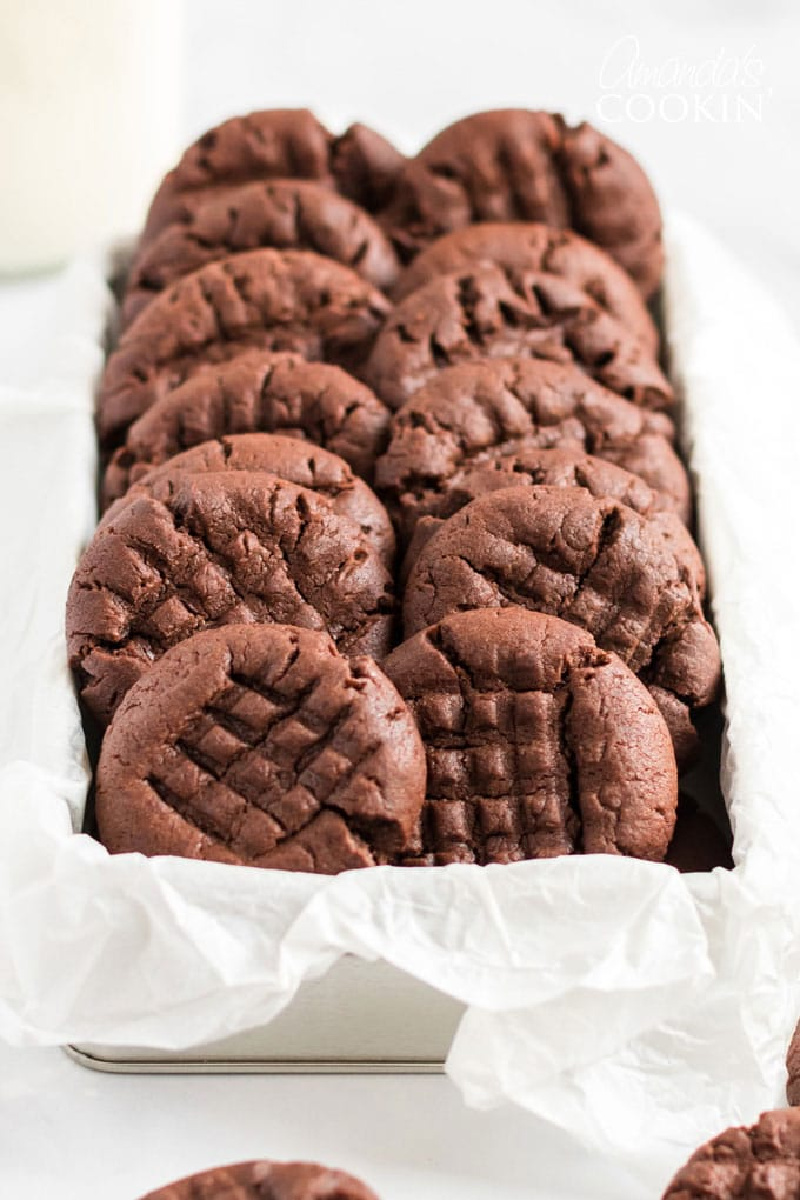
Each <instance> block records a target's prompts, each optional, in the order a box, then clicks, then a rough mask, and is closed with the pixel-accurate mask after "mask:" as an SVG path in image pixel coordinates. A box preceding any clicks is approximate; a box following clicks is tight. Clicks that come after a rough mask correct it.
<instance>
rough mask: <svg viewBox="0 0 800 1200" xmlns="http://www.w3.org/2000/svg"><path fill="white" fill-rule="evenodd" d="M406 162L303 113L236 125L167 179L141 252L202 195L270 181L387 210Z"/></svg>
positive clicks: (245, 119) (365, 133)
mask: <svg viewBox="0 0 800 1200" xmlns="http://www.w3.org/2000/svg"><path fill="white" fill-rule="evenodd" d="M404 162H405V158H404V156H403V155H402V154H400V152H399V151H398V150H396V149H395V148H394V146H392V144H391V143H390V142H389V141H388V140H387V139H386V138H384V137H382V136H381V135H380V134H379V133H376V132H375V130H373V129H370V128H369V127H368V126H366V125H361V124H356V125H351V126H350V128H349V129H348V130H347V131H346V132H345V133H344V134H342V135H341V136H340V137H335V136H334V135H333V134H331V133H330V132H329V131H328V130H327V129H326V128H325V126H324V125H322V124H321V123H320V122H319V121H318V120H317V118H316V117H315V116H314V114H313V113H311V112H309V111H308V109H304V108H294V109H292V108H283V109H280V108H276V109H265V110H262V111H260V112H251V113H247V114H246V115H244V116H238V117H231V118H230V119H229V120H227V121H223V122H222V124H220V125H215V126H214V127H213V128H212V129H208V130H206V132H205V133H204V134H203V135H202V136H201V137H199V138H198V139H197V141H196V142H194V143H193V144H192V145H191V146H189V148H188V149H187V150H186V151H185V152H184V154H183V155H182V156H181V159H180V161H179V162H178V163H177V165H176V166H175V167H173V168H172V170H171V171H169V172H168V173H167V175H165V177H164V179H163V180H162V182H161V184H160V185H159V187H158V190H157V191H156V194H155V196H154V197H153V201H152V203H151V205H150V210H149V212H148V214H147V221H146V223H145V228H144V232H143V234H142V244H143V243H145V242H147V241H150V240H151V238H153V237H154V236H155V235H156V234H157V233H158V232H159V231H160V230H161V229H163V228H164V227H165V226H167V225H170V224H172V222H173V221H180V220H181V219H183V217H184V216H185V213H186V211H187V209H188V208H189V207H190V206H191V204H192V203H193V201H194V200H195V199H196V198H197V197H198V195H202V194H208V193H209V192H211V191H213V190H214V189H216V188H219V187H224V186H230V185H231V184H241V183H249V182H251V181H253V180H266V179H314V180H317V181H319V182H321V183H324V184H326V185H327V186H328V187H330V188H332V189H336V190H338V191H339V192H341V193H342V195H343V196H347V197H348V198H349V199H350V200H353V201H355V203H357V204H360V205H361V206H362V207H363V208H366V209H368V210H369V211H374V210H375V209H377V208H381V207H383V206H384V205H385V204H386V203H387V200H388V199H389V196H390V195H391V193H392V189H393V183H394V179H395V177H396V175H397V173H398V171H399V170H400V169H401V168H402V166H403V164H404Z"/></svg>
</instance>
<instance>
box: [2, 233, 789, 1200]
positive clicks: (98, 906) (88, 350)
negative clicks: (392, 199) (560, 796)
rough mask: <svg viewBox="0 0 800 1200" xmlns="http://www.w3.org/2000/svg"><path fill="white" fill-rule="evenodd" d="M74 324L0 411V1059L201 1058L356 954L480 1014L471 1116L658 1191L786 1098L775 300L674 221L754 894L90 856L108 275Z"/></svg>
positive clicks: (82, 283) (705, 879)
mask: <svg viewBox="0 0 800 1200" xmlns="http://www.w3.org/2000/svg"><path fill="white" fill-rule="evenodd" d="M63 299H64V303H63V306H62V314H63V322H64V325H63V329H62V331H61V332H60V333H56V334H54V336H53V337H52V339H51V341H50V349H51V355H52V357H51V360H50V361H51V375H52V382H51V383H50V384H49V385H48V386H47V387H45V388H43V389H42V390H41V391H40V392H39V393H38V394H36V395H33V394H20V393H9V392H6V393H3V392H0V529H1V532H0V538H1V539H2V540H1V542H0V544H1V545H2V568H0V570H1V572H2V574H0V604H1V605H2V609H1V610H0V611H1V612H2V622H0V670H2V673H3V687H2V688H0V1035H2V1036H4V1037H5V1038H6V1039H8V1040H10V1041H12V1042H15V1043H26V1042H27V1043H53V1044H58V1043H64V1042H69V1041H81V1040H87V1041H92V1042H96V1043H98V1042H102V1043H106V1044H112V1045H119V1046H125V1045H149V1046H153V1047H162V1048H174V1049H178V1048H184V1047H188V1046H191V1045H193V1044H197V1043H200V1042H203V1041H207V1040H210V1039H214V1038H219V1037H224V1036H225V1035H227V1034H231V1033H234V1032H237V1031H240V1030H243V1029H246V1028H248V1027H250V1026H254V1025H257V1024H262V1023H263V1022H264V1021H266V1020H267V1019H269V1018H270V1017H271V1016H273V1015H274V1014H276V1013H277V1012H279V1011H280V1010H281V1009H282V1008H283V1007H285V1005H286V1004H288V1003H289V1002H290V1001H291V999H292V997H293V995H294V994H295V992H296V990H297V988H298V987H299V986H300V984H301V983H302V982H303V980H305V979H309V978H314V977H317V976H319V975H320V974H322V973H324V972H325V971H326V970H327V969H328V968H329V967H330V965H331V964H332V963H333V962H335V961H336V959H337V958H338V957H339V956H340V955H342V954H345V953H348V954H355V955H358V956H360V957H362V958H365V959H385V960H386V961H388V962H390V963H392V964H394V965H395V966H398V967H400V968H401V969H403V970H405V971H407V972H409V973H410V974H411V975H413V976H415V977H417V978H418V979H420V980H423V981H426V982H428V983H430V984H431V985H433V986H434V987H436V988H438V989H440V990H441V991H443V992H446V993H448V994H450V995H452V996H454V997H457V998H458V999H460V1000H461V1001H463V1002H464V1003H465V1004H466V1005H467V1012H466V1015H465V1017H464V1019H463V1021H462V1024H461V1026H460V1028H459V1030H458V1033H457V1035H456V1038H455V1041H454V1044H453V1047H452V1050H451V1053H450V1057H449V1060H448V1064H447V1069H448V1072H449V1074H450V1076H451V1077H452V1079H453V1080H454V1081H455V1082H456V1084H457V1085H458V1086H459V1087H460V1088H461V1090H462V1092H463V1094H464V1096H465V1098H466V1100H467V1101H468V1102H469V1103H471V1104H474V1105H478V1106H486V1107H488V1106H492V1105H495V1104H499V1103H503V1102H505V1101H512V1102H514V1103H517V1104H520V1105H522V1106H524V1107H525V1108H527V1109H530V1110H531V1111H533V1112H536V1113H538V1114H540V1115H542V1116H544V1117H545V1118H547V1119H548V1120H550V1121H551V1122H553V1123H555V1124H557V1125H561V1126H564V1127H565V1128H567V1129H570V1130H572V1131H573V1132H577V1134H578V1136H580V1137H581V1138H582V1139H583V1140H585V1141H586V1142H587V1143H588V1144H589V1145H592V1146H594V1147H596V1148H597V1149H598V1150H602V1151H604V1152H606V1153H614V1154H615V1155H617V1156H619V1157H623V1158H626V1159H627V1160H629V1163H630V1164H631V1165H632V1167H633V1169H634V1170H638V1171H640V1172H641V1173H642V1175H643V1177H644V1176H645V1175H646V1176H647V1178H648V1180H650V1181H652V1180H661V1179H662V1178H663V1176H664V1173H665V1172H666V1171H667V1170H668V1169H670V1168H671V1167H672V1166H674V1165H675V1164H676V1163H677V1162H679V1161H680V1160H682V1159H683V1158H684V1157H685V1156H686V1153H687V1152H688V1150H690V1149H691V1148H692V1147H694V1146H695V1145H696V1144H697V1142H698V1141H699V1140H700V1139H702V1138H704V1137H705V1136H707V1135H709V1134H712V1133H714V1132H716V1131H718V1130H719V1129H721V1128H722V1127H724V1126H725V1125H728V1124H731V1123H732V1122H739V1121H746V1120H750V1119H751V1118H753V1117H754V1116H755V1115H756V1114H757V1113H758V1112H759V1111H760V1110H761V1109H763V1108H767V1107H770V1106H772V1105H774V1104H776V1103H779V1102H780V1100H781V1096H782V1086H783V1054H784V1051H785V1046H786V1041H787V1039H788V1036H789V1032H790V1029H791V1027H792V1025H793V1022H794V1019H795V1017H796V1015H797V1011H796V1010H797V1008H798V988H797V983H796V981H798V980H800V948H799V945H798V943H799V941H800V939H799V938H798V931H799V929H800V896H799V895H798V893H800V884H798V879H800V784H799V783H798V772H797V766H796V754H797V744H798V741H800V735H799V734H798V731H797V728H796V726H797V724H798V717H799V716H800V687H799V686H798V679H800V601H799V600H798V595H799V594H800V593H798V592H797V591H795V590H794V589H795V588H796V587H797V584H798V569H797V555H798V545H799V544H800V539H799V538H798V528H799V527H800V519H799V518H798V515H797V508H798V506H797V502H796V498H795V497H796V494H797V465H796V464H797V459H798V454H800V407H799V406H800V349H799V348H798V346H797V344H796V342H795V340H794V337H793V334H792V332H791V329H790V326H789V324H788V322H787V320H786V318H785V317H784V315H783V314H782V313H781V312H780V311H779V310H778V309H777V308H776V306H775V305H774V304H773V303H772V301H771V300H770V298H769V296H767V295H765V294H764V292H763V291H762V289H761V288H760V287H759V285H758V284H757V283H756V282H755V281H754V280H753V279H752V278H751V277H750V276H749V275H748V274H746V273H745V272H744V271H743V270H742V269H741V268H740V267H739V266H738V265H737V263H736V262H734V261H733V260H732V259H731V258H730V257H729V256H728V255H727V254H726V253H725V252H724V251H723V250H722V249H721V248H720V247H719V246H718V245H717V244H716V243H715V242H714V241H713V240H712V239H711V238H710V237H708V235H706V234H705V233H704V231H703V230H702V229H700V228H699V227H698V226H696V225H695V224H694V223H693V222H692V221H691V220H690V219H689V218H687V217H684V216H682V215H680V214H675V215H673V216H672V217H671V218H670V220H669V223H668V275H667V299H666V304H667V310H666V319H667V324H668V329H669V343H670V346H669V348H670V352H671V357H672V364H673V372H674V375H675V377H676V378H677V379H678V381H679V382H680V383H681V385H682V387H683V389H684V391H685V409H686V411H685V438H686V441H687V445H688V447H689V449H690V455H691V462H692V465H693V469H694V471H695V473H696V475H697V481H696V482H697V492H698V497H699V503H700V522H701V529H702V533H703V537H704V545H705V552H706V556H707V561H708V565H709V569H710V575H711V583H712V589H713V597H714V617H715V621H716V624H717V627H718V630H719V633H720V638H721V643H722V651H723V659H724V663H725V671H726V682H727V714H728V721H729V738H728V743H729V744H728V746H727V750H726V755H725V763H724V785H725V791H726V797H727V801H728V804H729V809H730V814H731V820H732V823H733V826H734V831H735V846H734V854H735V859H736V863H737V866H736V869H735V870H734V871H732V872H724V871H719V870H718V871H715V872H714V873H713V874H711V875H705V876H679V875H678V874H677V873H676V872H675V871H674V870H673V869H671V868H669V867H666V866H663V865H659V864H652V863H640V862H634V861H630V860H624V859H615V858H611V857H607V858H606V857H600V856H598V857H591V858H589V857H587V858H575V859H566V858H565V859H557V860H553V861H549V862H538V863H521V864H517V865H515V866H513V867H489V868H486V869H481V868H477V867H450V868H446V869H439V870H427V871H407V870H405V871H404V870H400V869H392V868H380V869H374V870H371V871H361V872H351V873H349V874H346V875H342V876H339V877H337V878H333V879H328V878H320V877H314V876H304V875H292V874H288V873H283V872H273V871H257V870H250V869H245V868H236V867H229V866H222V865H216V864H203V863H196V862H186V861H181V860H178V859H153V860H147V859H144V858H142V857H140V856H137V855H126V856H119V857H115V858H111V857H109V856H108V855H107V854H106V852H105V850H104V849H103V848H102V847H101V846H99V845H98V844H96V843H95V842H93V841H92V840H91V839H90V838H88V837H86V836H84V835H81V834H79V833H77V832H76V830H78V829H79V828H80V822H81V815H82V805H83V799H84V795H85V788H86V783H87V770H86V762H85V758H84V752H83V740H82V735H81V730H80V723H79V719H78V712H77V707H76V704H75V700H74V697H73V694H72V690H71V685H70V681H69V678H68V673H67V670H66V663H65V652H64V641H63V611H64V599H65V596H66V590H67V585H68V581H69V577H70V575H71V572H72V570H73V568H74V564H75V562H76V560H77V557H78V554H79V552H80V549H81V546H82V545H83V544H84V543H85V541H86V539H87V537H88V535H89V532H90V530H91V527H92V489H93V472H94V444H93V431H92V423H91V410H92V399H91V392H92V378H93V376H94V373H95V372H96V370H97V369H98V366H99V362H100V352H99V349H98V342H99V338H100V334H101V330H102V325H103V320H104V315H105V305H106V303H107V299H106V296H105V292H104V288H103V285H102V272H101V270H100V269H99V267H98V266H96V265H95V266H92V264H87V263H84V264H81V265H78V266H76V267H75V268H74V269H73V271H72V272H71V273H70V274H69V275H68V277H66V278H65V280H64V297H63ZM154 1086H157V1084H156V1083H154Z"/></svg>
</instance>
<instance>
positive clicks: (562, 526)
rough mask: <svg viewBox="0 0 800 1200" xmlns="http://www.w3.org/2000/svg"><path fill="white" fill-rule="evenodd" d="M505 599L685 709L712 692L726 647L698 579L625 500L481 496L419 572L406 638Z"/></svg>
mask: <svg viewBox="0 0 800 1200" xmlns="http://www.w3.org/2000/svg"><path fill="white" fill-rule="evenodd" d="M509 604H519V605H522V606H523V607H526V608H529V609H531V610H533V611H535V612H545V613H550V614H552V615H554V616H558V617H563V618H564V619H565V620H567V621H570V622H571V623H572V624H574V625H579V626H581V627H582V628H584V629H586V630H587V631H588V632H589V633H591V634H592V635H593V636H594V637H595V638H596V640H597V643H598V645H599V646H601V647H602V648H603V649H605V650H611V651H613V652H614V653H616V654H618V655H619V657H620V658H621V659H622V661H623V662H624V663H625V664H626V665H627V666H629V667H630V668H631V670H632V671H635V672H636V674H638V675H640V676H641V678H642V679H643V681H644V682H645V683H647V684H648V685H654V686H655V688H657V689H659V688H661V689H664V690H665V691H667V692H669V693H672V694H673V695H674V697H675V698H676V699H677V700H678V701H680V702H681V703H682V704H683V705H684V706H687V707H690V708H691V707H700V706H702V705H705V704H709V703H710V702H711V701H712V700H713V699H714V696H715V694H716V691H717V688H718V686H719V679H720V656H719V647H718V645H717V639H716V637H715V635H714V631H713V629H712V628H711V626H710V625H709V624H708V622H707V621H706V619H705V617H704V616H703V611H702V605H701V600H700V594H699V589H698V584H697V580H696V579H695V578H694V577H693V576H692V573H691V570H690V567H689V564H688V563H687V562H686V561H685V560H684V559H683V558H682V556H681V555H679V554H676V553H675V548H674V546H673V545H672V544H671V542H670V539H669V538H665V537H664V535H663V532H662V529H661V527H660V525H659V524H658V523H657V522H654V521H652V520H651V519H650V518H648V517H645V516H641V515H640V514H639V513H637V512H634V510H633V509H631V508H627V507H626V506H625V505H624V504H620V503H619V502H618V501H615V500H597V499H595V497H594V496H592V495H590V493H589V492H587V491H585V490H584V489H583V488H574V489H573V488H554V487H515V488H506V489H503V490H501V491H497V492H493V493H491V494H490V495H488V496H483V497H482V498H481V499H480V500H473V501H472V503H471V504H468V505H467V506H466V507H465V508H462V509H461V511H460V512H458V513H456V514H455V516H453V517H450V518H449V519H448V520H447V521H446V522H445V523H444V525H442V527H441V528H440V529H439V530H438V531H437V532H436V533H435V534H434V535H433V537H432V538H431V539H430V541H429V542H428V543H427V544H426V545H425V546H424V547H423V548H422V550H421V552H420V555H419V557H418V558H417V560H416V562H415V563H414V565H413V567H412V568H411V572H410V574H409V577H408V583H407V586H406V591H405V601H404V608H403V612H404V620H405V631H406V636H407V637H410V636H411V635H412V634H414V633H417V632H418V631H419V630H421V629H424V628H425V627H426V626H428V625H434V624H436V623H437V622H438V621H441V620H443V618H444V617H446V616H448V615H449V614H450V613H453V612H459V611H463V610H464V609H467V608H500V607H504V606H506V605H509ZM654 698H655V699H657V698H658V696H657V694H656V696H655V697H654ZM687 720H688V716H687Z"/></svg>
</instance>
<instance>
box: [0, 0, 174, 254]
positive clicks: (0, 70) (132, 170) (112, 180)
mask: <svg viewBox="0 0 800 1200" xmlns="http://www.w3.org/2000/svg"><path fill="white" fill-rule="evenodd" d="M181 8H182V0H0V275H4V276H10V275H22V274H27V273H32V272H35V271H44V270H47V269H48V268H52V267H56V266H58V265H59V264H61V263H63V262H65V261H66V260H67V259H68V258H70V257H71V256H72V255H74V254H75V253H79V252H80V251H81V250H84V249H90V248H93V247H97V246H105V245H109V244H111V243H113V242H114V241H119V240H120V239H124V238H126V237H131V236H134V235H135V234H136V231H137V230H138V228H139V226H140V225H141V223H142V220H143V218H144V215H145V212H146V210H147V204H148V202H149V199H150V196H151V195H152V193H153V191H154V189H155V186H156V184H157V183H158V180H159V178H160V176H161V175H162V174H163V173H164V171H165V170H167V169H168V168H169V167H170V166H171V165H172V164H173V163H174V161H175V159H176V158H177V154H178V150H179V143H180V125H181V116H182V114H181V99H182V48H183V28H182V26H183V22H182V11H181Z"/></svg>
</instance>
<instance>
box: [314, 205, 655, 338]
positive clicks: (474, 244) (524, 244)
mask: <svg viewBox="0 0 800 1200" xmlns="http://www.w3.org/2000/svg"><path fill="white" fill-rule="evenodd" d="M312 249H313V247H312ZM487 264H488V265H491V264H494V265H495V266H498V267H501V268H502V269H503V270H505V271H509V272H512V273H513V272H518V271H523V272H524V271H537V272H542V273H544V274H545V275H558V276H560V277H561V278H563V279H566V280H568V281H569V282H570V283H572V284H574V285H575V286H576V287H578V288H580V289H581V290H582V291H584V292H586V293H587V294H588V295H589V296H591V298H592V300H594V302H595V303H596V304H597V305H599V307H600V308H602V309H603V310H604V311H605V312H607V313H609V314H610V315H611V316H612V317H616V319H617V320H618V321H621V322H622V324H623V325H625V326H627V328H628V329H629V330H630V331H631V333H634V334H635V335H636V337H637V338H638V339H639V341H640V342H642V343H643V344H644V345H645V346H646V347H647V349H648V350H650V351H651V352H655V351H656V350H657V349H658V333H657V332H656V327H655V324H654V323H653V318H652V317H651V316H650V313H649V312H648V311H647V306H646V304H645V303H644V301H643V299H642V296H641V293H640V292H639V290H638V288H637V287H636V285H635V283H634V282H633V280H632V279H631V277H630V275H629V274H628V273H627V271H623V269H622V267H620V266H619V265H618V264H617V263H616V262H614V260H613V258H611V257H609V255H608V254H606V253H605V251H603V250H601V249H599V247H597V246H595V245H593V244H592V243H591V242H587V241H586V239H585V238H582V237H579V236H578V234H576V233H572V232H571V231H570V230H568V229H554V228H552V227H551V226H550V225H535V224H534V225H531V224H527V223H523V222H517V223H516V224H496V223H494V222H487V223H486V224H484V225H468V226H467V227H466V228H465V229H457V230H456V231H455V232H454V233H450V234H447V235H446V236H445V237H442V238H439V240H438V241H436V242H433V243H432V244H431V245H430V246H428V247H426V249H424V250H423V251H422V253H421V254H419V255H418V256H417V258H415V259H414V261H413V262H412V263H411V264H410V266H408V267H406V269H405V271H403V273H402V275H401V276H400V278H399V279H398V281H397V284H396V285H395V287H394V289H393V292H392V295H393V297H394V299H395V300H402V299H403V298H404V297H406V296H408V295H410V294H411V292H413V291H416V289H417V288H419V287H422V286H423V285H424V284H426V283H428V282H429V281H430V280H431V279H435V278H436V277H437V276H439V275H451V274H453V273H455V272H469V271H471V270H472V269H473V268H474V267H476V266H485V265H487Z"/></svg>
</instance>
